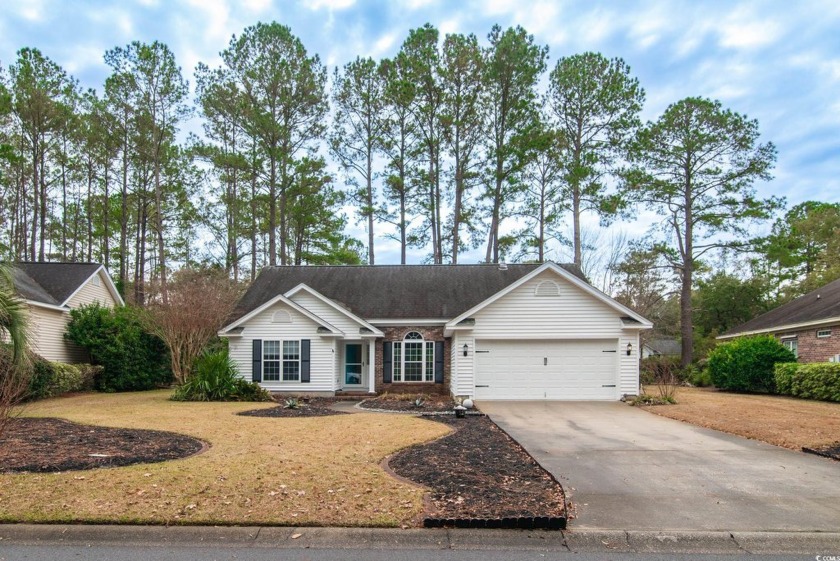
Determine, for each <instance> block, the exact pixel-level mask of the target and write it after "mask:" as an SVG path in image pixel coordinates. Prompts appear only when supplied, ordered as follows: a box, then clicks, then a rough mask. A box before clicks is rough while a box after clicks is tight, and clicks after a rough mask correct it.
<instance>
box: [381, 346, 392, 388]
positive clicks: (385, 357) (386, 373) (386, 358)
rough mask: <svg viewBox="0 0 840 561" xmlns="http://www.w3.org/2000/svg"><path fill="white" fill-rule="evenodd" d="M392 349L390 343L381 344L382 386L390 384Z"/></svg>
mask: <svg viewBox="0 0 840 561" xmlns="http://www.w3.org/2000/svg"><path fill="white" fill-rule="evenodd" d="M393 349H394V344H393V343H391V341H385V342H383V343H382V383H383V384H390V383H391V372H392V371H393V362H394V361H393V359H392V358H391V356H392V354H391V353H392V351H393Z"/></svg>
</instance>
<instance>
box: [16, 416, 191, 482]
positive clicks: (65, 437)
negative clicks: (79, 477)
mask: <svg viewBox="0 0 840 561" xmlns="http://www.w3.org/2000/svg"><path fill="white" fill-rule="evenodd" d="M203 448H204V443H203V442H201V441H200V440H198V439H196V438H192V437H189V436H185V435H183V434H176V433H174V432H165V431H157V430H141V429H121V428H109V427H98V426H92V425H80V424H77V423H71V422H69V421H64V420H62V419H50V418H18V419H15V420H13V421H12V422H11V423H10V424H9V426H8V427H7V428H6V431H5V432H4V433H3V436H2V437H0V473H21V472H37V473H55V472H60V471H71V470H84V469H95V468H102V467H118V466H130V465H133V464H141V463H154V462H163V461H166V460H175V459H178V458H186V457H187V456H192V455H193V454H197V453H198V452H200V451H201V450H202V449H203Z"/></svg>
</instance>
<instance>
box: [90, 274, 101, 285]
mask: <svg viewBox="0 0 840 561" xmlns="http://www.w3.org/2000/svg"><path fill="white" fill-rule="evenodd" d="M90 284H92V285H93V286H102V282H101V281H100V280H99V275H96V276H95V277H93V278H92V279H90Z"/></svg>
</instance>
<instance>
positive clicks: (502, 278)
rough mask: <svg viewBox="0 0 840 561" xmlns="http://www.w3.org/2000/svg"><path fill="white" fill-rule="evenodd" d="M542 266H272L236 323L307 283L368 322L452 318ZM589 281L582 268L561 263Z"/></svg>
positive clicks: (258, 281)
mask: <svg viewBox="0 0 840 561" xmlns="http://www.w3.org/2000/svg"><path fill="white" fill-rule="evenodd" d="M539 266H540V265H536V264H531V265H507V269H506V270H501V269H500V268H499V266H498V265H374V266H286V267H267V268H265V269H263V270H262V272H261V273H260V274H259V276H258V277H257V278H256V280H254V282H253V283H252V284H251V286H250V287H249V288H248V291H247V292H246V293H245V294H244V295H243V296H242V298H241V299H240V301H239V303H238V304H237V306H236V310H235V311H234V313H233V315H232V316H231V319H230V323H233V322H234V321H236V320H237V319H239V318H241V317H242V316H244V315H245V314H247V313H249V312H251V311H253V310H255V309H256V308H258V307H260V306H261V305H263V304H265V303H266V302H268V301H269V300H271V299H272V298H274V297H276V296H277V295H279V294H284V293H286V292H288V291H289V290H291V289H292V288H294V287H296V286H298V285H299V284H301V283H303V284H306V285H307V286H309V287H310V288H313V289H315V290H317V291H318V292H320V293H321V294H323V295H324V296H326V297H327V298H330V299H332V300H334V301H336V302H338V303H339V304H341V305H343V306H345V307H346V308H347V309H348V310H349V311H351V312H352V313H354V314H356V315H358V316H360V317H362V318H365V319H421V318H422V319H452V318H454V317H456V316H458V315H460V314H462V313H463V312H465V311H467V310H469V309H470V308H472V307H473V306H475V305H476V304H479V303H481V302H483V301H484V300H486V299H487V298H489V297H490V296H492V295H493V294H495V293H497V292H499V291H500V290H502V289H503V288H505V287H506V286H508V285H510V284H512V283H514V282H516V281H517V280H519V279H520V278H522V277H524V276H525V275H527V274H528V273H530V272H531V271H533V270H534V269H536V268H538V267H539ZM560 266H561V267H563V268H564V269H566V270H568V271H569V272H571V273H572V274H574V275H576V276H578V277H579V278H581V279H583V280H584V281H585V280H586V279H585V278H584V276H583V274H582V273H581V272H580V269H578V268H576V267H574V266H573V265H560Z"/></svg>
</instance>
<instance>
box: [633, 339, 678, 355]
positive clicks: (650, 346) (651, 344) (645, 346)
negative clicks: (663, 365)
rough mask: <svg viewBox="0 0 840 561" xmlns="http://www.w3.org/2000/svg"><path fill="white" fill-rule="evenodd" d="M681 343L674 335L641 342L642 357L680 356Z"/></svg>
mask: <svg viewBox="0 0 840 561" xmlns="http://www.w3.org/2000/svg"><path fill="white" fill-rule="evenodd" d="M681 354H682V343H681V342H680V340H679V339H677V338H675V337H661V338H658V339H651V340H649V341H645V342H644V343H642V358H649V357H652V356H680V355H681Z"/></svg>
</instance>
